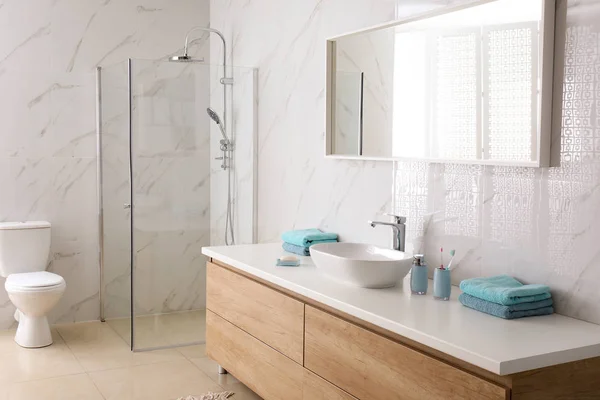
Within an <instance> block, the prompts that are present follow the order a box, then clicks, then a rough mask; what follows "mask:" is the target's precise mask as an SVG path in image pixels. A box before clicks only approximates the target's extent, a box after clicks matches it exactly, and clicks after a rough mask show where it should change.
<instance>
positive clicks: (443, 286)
mask: <svg viewBox="0 0 600 400" xmlns="http://www.w3.org/2000/svg"><path fill="white" fill-rule="evenodd" d="M451 291H452V284H451V283H450V270H449V269H447V268H446V269H441V268H436V269H435V270H434V271H433V297H434V298H435V299H436V300H443V301H448V300H450V293H451Z"/></svg>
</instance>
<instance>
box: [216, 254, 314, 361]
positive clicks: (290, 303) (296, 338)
mask: <svg viewBox="0 0 600 400" xmlns="http://www.w3.org/2000/svg"><path fill="white" fill-rule="evenodd" d="M206 267H207V284H206V308H207V309H209V310H211V311H213V312H214V313H215V314H217V315H220V316H221V317H223V318H224V319H226V320H227V321H229V322H231V323H232V324H234V325H236V326H238V327H239V328H241V329H242V330H244V331H246V332H248V333H249V334H251V335H252V336H254V337H256V338H257V339H259V340H261V341H263V342H264V343H266V344H267V345H269V346H271V347H272V348H274V349H275V350H278V351H280V352H281V353H282V354H284V355H286V356H288V357H289V358H291V359H292V360H294V361H296V362H297V363H299V364H303V361H304V358H303V349H304V303H302V302H300V301H298V300H295V299H293V298H291V297H289V296H286V295H285V294H283V293H280V292H278V291H276V290H273V289H270V288H268V287H266V286H264V285H262V284H260V283H258V282H255V281H253V280H250V279H248V278H246V277H244V276H242V275H240V274H236V273H235V272H232V271H230V270H228V269H226V268H223V267H220V266H218V265H216V264H213V263H210V262H209V263H207V266H206Z"/></svg>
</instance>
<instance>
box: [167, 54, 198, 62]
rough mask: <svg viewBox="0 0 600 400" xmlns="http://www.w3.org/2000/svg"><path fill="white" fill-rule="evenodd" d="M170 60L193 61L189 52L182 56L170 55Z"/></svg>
mask: <svg viewBox="0 0 600 400" xmlns="http://www.w3.org/2000/svg"><path fill="white" fill-rule="evenodd" d="M169 61H174V62H190V61H192V57H190V56H188V55H187V54H183V55H181V56H173V57H170V58H169Z"/></svg>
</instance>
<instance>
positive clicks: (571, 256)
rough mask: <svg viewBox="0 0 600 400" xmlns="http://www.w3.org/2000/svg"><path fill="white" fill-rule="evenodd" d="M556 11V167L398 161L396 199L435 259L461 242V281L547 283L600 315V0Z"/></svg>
mask: <svg viewBox="0 0 600 400" xmlns="http://www.w3.org/2000/svg"><path fill="white" fill-rule="evenodd" d="M557 14H558V16H557V35H556V40H557V45H556V51H557V58H556V59H557V62H556V64H555V70H556V71H555V73H556V74H557V80H556V84H555V102H557V104H556V105H557V106H558V107H555V110H556V111H555V116H556V118H555V120H556V125H557V129H556V130H555V131H554V136H553V140H552V156H553V160H552V165H553V167H552V168H542V169H533V168H511V167H494V166H476V165H471V166H469V165H442V164H427V163H419V162H410V163H409V162H399V163H396V165H395V168H394V170H395V172H394V174H395V178H394V209H395V211H396V212H398V213H401V214H405V215H407V217H408V219H409V221H410V222H411V223H410V224H409V228H410V232H409V235H410V237H411V238H412V242H413V244H414V246H415V249H416V250H420V251H424V252H425V253H426V254H427V253H429V254H435V258H434V260H435V261H436V262H435V264H437V260H438V257H439V255H438V253H439V248H440V246H443V247H444V248H445V249H446V250H449V249H453V248H454V249H456V251H457V260H458V265H457V268H456V270H455V273H454V276H453V278H454V280H455V281H456V283H458V282H459V281H460V280H461V279H464V278H468V277H473V276H481V275H484V276H485V275H494V274H501V273H506V274H510V275H513V276H515V277H517V278H519V279H521V280H523V281H525V282H529V283H534V282H535V283H545V284H548V285H550V287H551V288H552V290H553V295H554V298H555V301H556V309H557V311H558V312H559V313H562V314H565V315H569V316H573V317H576V318H580V319H583V320H587V321H591V322H594V323H600V307H599V306H598V305H597V304H598V301H600V294H599V293H598V290H597V282H598V279H600V253H599V248H598V245H597V242H598V241H597V237H598V235H599V234H600V190H599V189H600V118H599V116H600V73H599V71H600V57H599V51H600V50H599V49H600V40H599V34H600V22H599V21H600V2H598V1H595V0H582V1H568V2H567V1H566V0H559V1H558V13H557ZM561 108H562V109H561Z"/></svg>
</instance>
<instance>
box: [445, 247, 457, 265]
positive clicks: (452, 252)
mask: <svg viewBox="0 0 600 400" xmlns="http://www.w3.org/2000/svg"><path fill="white" fill-rule="evenodd" d="M455 254H456V250H450V255H451V256H452V258H451V259H450V262H449V263H448V266H447V267H446V269H450V266H451V265H452V261H454V255H455Z"/></svg>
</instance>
